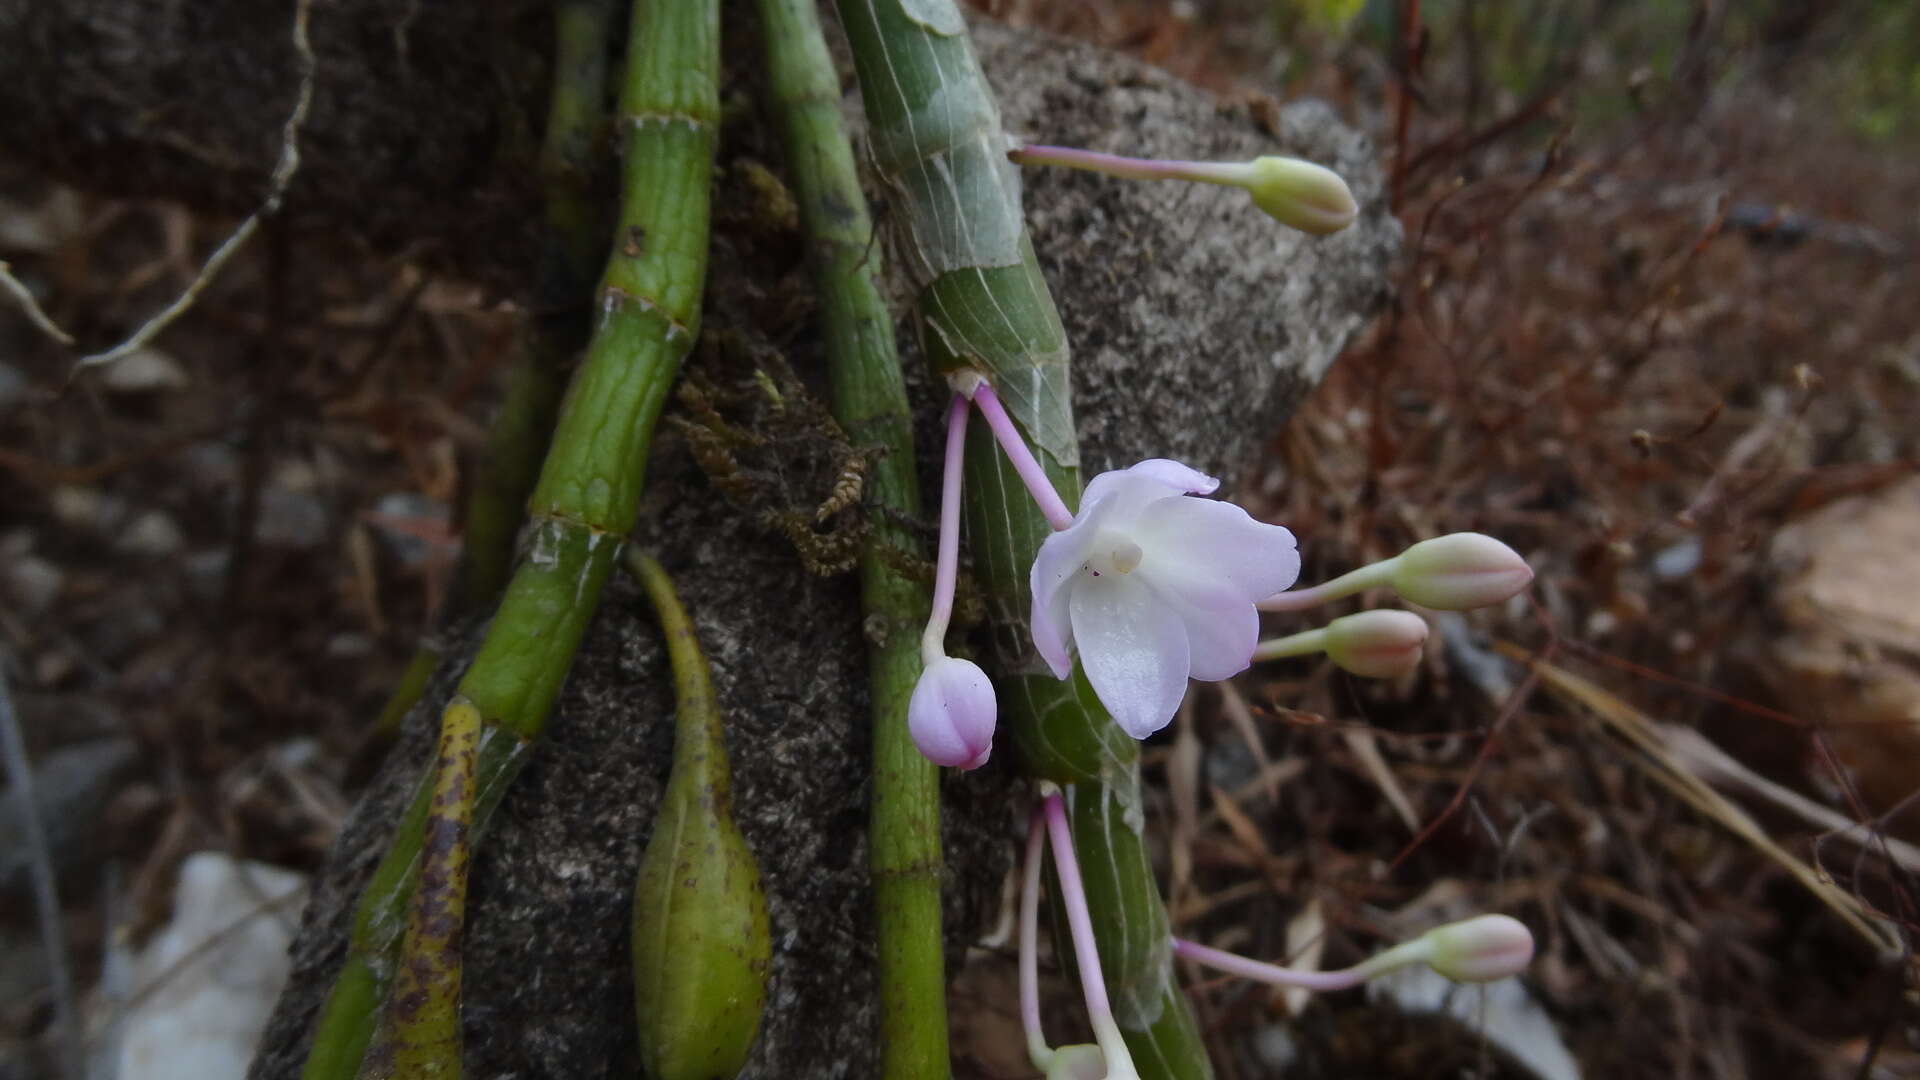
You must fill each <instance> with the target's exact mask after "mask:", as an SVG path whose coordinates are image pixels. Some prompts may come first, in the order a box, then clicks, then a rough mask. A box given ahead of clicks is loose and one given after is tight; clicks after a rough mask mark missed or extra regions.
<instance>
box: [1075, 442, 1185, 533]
mask: <svg viewBox="0 0 1920 1080" xmlns="http://www.w3.org/2000/svg"><path fill="white" fill-rule="evenodd" d="M1219 486H1220V482H1219V481H1218V480H1215V479H1214V478H1213V477H1211V476H1208V475H1206V474H1205V473H1202V472H1198V471H1196V470H1194V469H1189V468H1187V467H1186V466H1185V465H1182V464H1180V463H1179V462H1177V461H1166V460H1163V459H1160V458H1153V459H1149V460H1147V461H1143V462H1141V463H1140V464H1138V465H1135V466H1133V467H1132V468H1127V469H1115V470H1113V471H1111V472H1103V473H1101V474H1100V475H1099V476H1096V477H1094V478H1093V479H1092V480H1090V481H1088V482H1087V490H1086V494H1084V495H1082V496H1081V497H1080V506H1081V514H1080V517H1082V518H1084V517H1085V516H1086V508H1087V507H1088V506H1091V505H1092V504H1093V503H1094V502H1095V501H1102V502H1105V503H1107V504H1108V507H1107V514H1108V515H1109V516H1108V518H1107V522H1108V524H1110V525H1116V526H1119V527H1130V525H1131V523H1132V521H1133V519H1134V518H1135V517H1136V516H1137V515H1138V514H1139V513H1140V511H1141V510H1142V509H1144V508H1145V507H1146V506H1148V505H1149V504H1151V503H1153V502H1155V501H1157V500H1160V499H1164V498H1166V497H1168V496H1170V495H1182V494H1186V493H1187V492H1189V491H1197V492H1201V493H1205V492H1210V491H1212V490H1213V489H1214V488H1217V487H1219ZM1075 520H1076V522H1077V521H1078V520H1079V519H1078V518H1076V519H1075Z"/></svg>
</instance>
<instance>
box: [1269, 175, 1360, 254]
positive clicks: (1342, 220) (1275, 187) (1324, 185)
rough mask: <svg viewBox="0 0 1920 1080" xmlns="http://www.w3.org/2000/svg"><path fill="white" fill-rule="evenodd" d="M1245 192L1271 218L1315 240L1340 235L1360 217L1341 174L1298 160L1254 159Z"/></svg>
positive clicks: (1349, 189)
mask: <svg viewBox="0 0 1920 1080" xmlns="http://www.w3.org/2000/svg"><path fill="white" fill-rule="evenodd" d="M1246 188H1247V193H1248V194H1250V195H1252V196H1253V203H1254V205H1255V206H1258V207H1259V208H1260V209H1261V210H1263V211H1265V212H1266V214H1267V216H1268V217H1271V218H1273V219H1274V220H1275V221H1278V222H1280V223H1281V224H1283V225H1291V226H1293V227H1294V228H1296V229H1299V230H1300V231H1301V232H1309V233H1313V234H1314V235H1315V236H1325V235H1326V234H1328V233H1336V232H1339V231H1340V230H1341V229H1344V228H1346V227H1347V226H1348V225H1351V224H1353V219H1354V218H1355V217H1356V216H1358V215H1359V213H1360V204H1359V203H1356V202H1354V200H1353V189H1351V188H1349V187H1347V182H1346V181H1345V180H1342V179H1341V178H1340V174H1339V173H1337V172H1334V171H1333V170H1332V169H1329V168H1327V167H1325V166H1324V165H1315V164H1314V163H1313V162H1311V161H1301V160H1300V159H1299V158H1289V157H1262V158H1255V159H1254V161H1253V162H1252V163H1251V165H1250V166H1249V176H1248V178H1247V183H1246Z"/></svg>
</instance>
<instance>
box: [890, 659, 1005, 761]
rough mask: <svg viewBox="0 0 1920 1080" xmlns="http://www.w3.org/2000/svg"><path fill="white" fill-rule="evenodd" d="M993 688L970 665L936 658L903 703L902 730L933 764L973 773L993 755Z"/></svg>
mask: <svg viewBox="0 0 1920 1080" xmlns="http://www.w3.org/2000/svg"><path fill="white" fill-rule="evenodd" d="M997 712H998V710H997V705H996V703H995V701H994V696H993V683H991V682H989V681H988V680H987V673H986V672H984V671H981V670H980V666H979V665H978V664H975V663H974V662H973V661H971V660H962V659H960V658H959V657H955V656H942V657H940V658H938V659H936V660H934V661H933V662H932V663H930V664H928V665H927V667H926V669H925V670H924V671H922V672H921V673H920V681H919V682H918V683H915V684H914V687H913V697H912V698H910V699H909V700H908V702H907V731H908V733H909V734H911V735H912V736H913V744H914V745H915V746H917V747H919V748H920V752H921V753H922V754H924V755H926V758H927V760H928V761H931V762H933V763H934V764H935V765H950V766H953V767H954V768H958V769H977V768H979V767H980V766H982V765H985V764H986V763H987V755H988V754H990V753H992V752H993V726H994V718H995V716H996V715H997Z"/></svg>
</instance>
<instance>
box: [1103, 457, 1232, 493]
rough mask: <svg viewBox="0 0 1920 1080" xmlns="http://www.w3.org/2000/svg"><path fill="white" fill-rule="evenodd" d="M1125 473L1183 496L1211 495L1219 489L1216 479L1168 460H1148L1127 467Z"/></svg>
mask: <svg viewBox="0 0 1920 1080" xmlns="http://www.w3.org/2000/svg"><path fill="white" fill-rule="evenodd" d="M1126 472H1127V475H1128V476H1139V477H1145V478H1147V479H1149V480H1157V481H1159V482H1160V483H1162V484H1165V485H1167V486H1168V487H1170V488H1173V489H1175V490H1177V491H1179V492H1180V493H1181V494H1183V495H1211V494H1213V493H1214V492H1215V491H1217V490H1219V487H1220V481H1219V480H1218V479H1216V478H1214V477H1211V476H1208V475H1207V474H1206V473H1203V472H1201V471H1200V470H1199V469H1196V468H1193V467H1192V466H1189V465H1182V464H1181V463H1179V462H1177V461H1174V460H1172V459H1170V458H1148V459H1147V460H1145V461H1142V462H1140V463H1139V464H1138V465H1132V466H1129V467H1128V468H1127V470H1126Z"/></svg>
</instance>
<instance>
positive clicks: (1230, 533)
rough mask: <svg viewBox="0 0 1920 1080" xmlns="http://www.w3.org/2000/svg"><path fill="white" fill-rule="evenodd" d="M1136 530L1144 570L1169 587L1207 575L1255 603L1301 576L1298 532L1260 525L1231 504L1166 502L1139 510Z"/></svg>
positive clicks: (1179, 499) (1186, 500) (1180, 499)
mask: <svg viewBox="0 0 1920 1080" xmlns="http://www.w3.org/2000/svg"><path fill="white" fill-rule="evenodd" d="M1136 532H1137V533H1138V535H1139V537H1140V546H1141V547H1143V548H1145V549H1146V550H1147V552H1148V556H1147V558H1148V561H1147V562H1143V563H1142V564H1141V570H1142V571H1143V572H1145V573H1147V574H1150V575H1152V576H1153V578H1154V579H1155V580H1156V581H1164V582H1166V583H1167V587H1168V588H1177V587H1178V584H1177V582H1179V581H1181V580H1187V579H1190V578H1191V577H1192V576H1194V575H1197V574H1200V573H1205V574H1207V575H1209V576H1212V577H1214V578H1218V579H1224V580H1225V581H1226V582H1227V583H1229V584H1231V585H1232V586H1233V587H1234V588H1235V589H1238V590H1239V592H1240V594H1241V596H1243V597H1244V598H1245V599H1246V601H1247V602H1248V603H1249V604H1251V603H1253V602H1254V601H1256V600H1264V599H1266V598H1267V597H1269V596H1272V595H1273V594H1275V593H1277V592H1282V591H1284V590H1285V589H1287V588H1288V587H1289V586H1291V585H1292V584H1293V583H1294V581H1295V580H1296V579H1298V578H1299V576H1300V552H1299V550H1298V548H1297V547H1296V546H1295V544H1294V539H1293V534H1292V533H1291V532H1288V531H1287V530H1286V529H1284V528H1282V527H1280V526H1278V525H1268V524H1266V523H1265V522H1260V521H1255V520H1253V518H1252V517H1250V516H1249V515H1248V514H1247V512H1246V511H1245V510H1242V509H1240V508H1239V507H1238V506H1235V505H1234V504H1232V503H1229V502H1217V501H1215V500H1212V499H1192V498H1187V497H1184V496H1178V497H1173V498H1166V499H1161V500H1159V501H1158V502H1155V503H1153V504H1152V505H1150V506H1147V507H1146V508H1144V509H1143V510H1141V511H1140V519H1139V527H1138V529H1137V530H1136Z"/></svg>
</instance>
